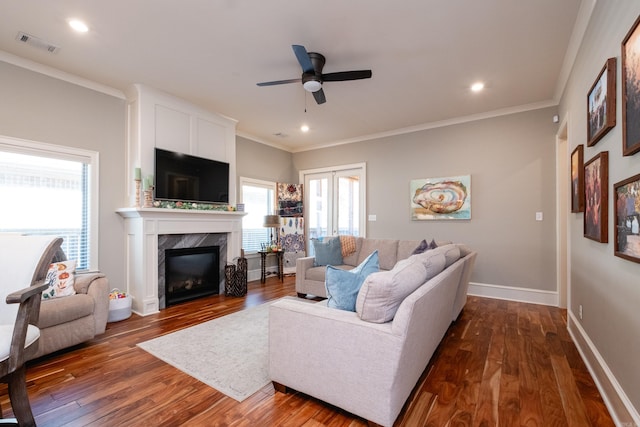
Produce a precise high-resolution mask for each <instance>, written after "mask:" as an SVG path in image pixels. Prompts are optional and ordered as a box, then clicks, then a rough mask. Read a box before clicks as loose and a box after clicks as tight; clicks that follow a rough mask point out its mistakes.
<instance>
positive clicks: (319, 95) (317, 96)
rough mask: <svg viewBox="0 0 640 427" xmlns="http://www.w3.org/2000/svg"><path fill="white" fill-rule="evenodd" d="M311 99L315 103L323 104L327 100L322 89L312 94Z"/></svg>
mask: <svg viewBox="0 0 640 427" xmlns="http://www.w3.org/2000/svg"><path fill="white" fill-rule="evenodd" d="M313 97H314V98H315V99H316V103H318V104H324V103H325V102H327V99H326V98H325V97H324V91H323V90H322V88H320V90H318V91H315V92H313Z"/></svg>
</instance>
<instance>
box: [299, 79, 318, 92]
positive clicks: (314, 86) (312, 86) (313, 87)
mask: <svg viewBox="0 0 640 427" xmlns="http://www.w3.org/2000/svg"><path fill="white" fill-rule="evenodd" d="M302 86H303V87H304V90H306V91H307V92H317V91H319V90H320V89H322V83H320V82H319V81H317V80H307V81H306V82H304V83H303V84H302Z"/></svg>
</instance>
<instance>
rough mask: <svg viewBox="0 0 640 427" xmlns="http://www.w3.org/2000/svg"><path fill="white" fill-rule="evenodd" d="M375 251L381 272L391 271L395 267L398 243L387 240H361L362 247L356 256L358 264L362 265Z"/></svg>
mask: <svg viewBox="0 0 640 427" xmlns="http://www.w3.org/2000/svg"><path fill="white" fill-rule="evenodd" d="M375 250H377V251H378V255H379V257H380V268H381V269H382V270H391V269H392V268H393V266H394V265H396V261H397V259H396V256H397V254H398V241H397V240H389V239H363V240H362V247H361V248H360V253H359V254H358V264H360V263H362V261H364V259H365V258H366V257H368V256H369V254H371V253H372V252H373V251H375Z"/></svg>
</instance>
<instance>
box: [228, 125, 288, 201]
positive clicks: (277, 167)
mask: <svg viewBox="0 0 640 427" xmlns="http://www.w3.org/2000/svg"><path fill="white" fill-rule="evenodd" d="M236 173H237V175H238V176H237V179H238V182H237V185H238V195H237V196H238V200H240V192H239V191H240V190H239V189H240V181H239V180H240V177H241V176H243V177H245V178H254V179H262V180H265V181H273V182H286V183H297V182H298V175H297V173H295V171H294V170H293V163H292V159H291V153H289V152H288V151H284V150H280V149H278V148H274V147H270V146H267V145H264V144H260V143H258V142H255V141H251V140H249V139H246V138H243V137H241V136H236Z"/></svg>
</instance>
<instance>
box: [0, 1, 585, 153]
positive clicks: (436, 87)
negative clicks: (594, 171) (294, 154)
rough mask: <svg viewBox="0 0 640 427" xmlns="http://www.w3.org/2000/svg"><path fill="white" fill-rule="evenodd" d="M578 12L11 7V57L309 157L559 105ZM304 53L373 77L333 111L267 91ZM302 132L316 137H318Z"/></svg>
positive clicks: (459, 7)
mask: <svg viewBox="0 0 640 427" xmlns="http://www.w3.org/2000/svg"><path fill="white" fill-rule="evenodd" d="M590 1H593V0H590ZM584 2H589V0H584ZM580 4H581V0H482V1H480V0H403V1H391V0H348V1H345V0H324V1H321V2H309V1H304V2H303V1H294V0H270V1H265V0H182V1H180V0H109V1H105V0H55V1H53V0H19V1H3V2H2V3H0V50H3V51H5V52H8V53H9V54H11V55H8V56H12V55H15V56H18V57H20V58H24V59H28V60H32V61H35V62H37V63H39V64H44V65H47V66H51V67H54V68H56V69H59V70H62V71H65V72H68V73H71V74H73V75H76V76H80V77H82V78H85V79H89V80H91V81H94V82H98V83H100V84H103V85H106V86H109V87H112V88H115V89H118V90H121V91H124V90H126V88H127V87H128V86H129V85H130V84H132V83H143V84H146V85H149V86H152V87H155V88H157V89H160V90H163V91H165V92H169V93H171V94H174V95H177V96H179V97H181V98H183V99H186V100H189V101H192V102H193V103H196V104H198V105H200V106H202V107H205V108H207V109H209V110H212V111H215V112H218V113H220V114H223V115H225V116H228V117H231V118H234V119H236V120H238V126H237V129H238V133H239V134H240V135H242V136H245V137H248V138H252V139H255V140H257V141H261V142H264V143H268V144H271V145H274V146H278V147H281V148H285V149H288V150H290V151H300V150H305V149H309V148H310V147H319V146H325V145H331V144H336V143H342V142H349V141H353V140H358V139H362V138H366V137H368V136H371V135H380V134H392V133H394V132H403V131H406V130H408V129H418V128H424V127H429V126H433V125H434V123H446V122H448V121H451V120H460V118H464V117H468V116H477V115H484V114H487V113H490V112H495V111H500V110H511V109H523V108H524V109H526V108H529V107H533V106H543V105H554V104H556V103H557V100H558V97H559V90H560V89H561V87H562V85H563V84H564V82H563V81H562V77H561V76H563V75H564V74H566V72H567V68H568V67H570V65H571V63H570V62H571V60H572V58H571V54H569V55H568V56H567V55H566V52H567V51H568V50H569V51H571V47H570V46H571V44H570V40H571V36H572V32H573V30H574V25H575V24H576V22H578V23H579V20H577V18H578V16H579V9H580ZM74 17H75V18H81V19H83V20H85V21H86V22H87V24H88V25H89V27H90V31H89V32H88V33H86V34H77V33H74V32H72V31H71V30H70V28H69V27H68V25H67V20H68V19H69V18H74ZM577 27H578V26H576V28H577ZM19 31H23V32H25V33H28V34H30V35H33V36H36V37H39V38H42V39H44V40H46V41H47V42H49V43H53V44H55V45H57V46H59V47H60V50H59V51H58V52H57V53H55V54H50V53H47V52H44V51H41V50H38V49H36V48H34V47H33V46H30V45H26V44H24V43H20V42H18V41H16V35H17V33H18V32H19ZM574 37H575V36H574ZM292 44H302V45H304V46H305V47H306V48H307V50H308V51H316V52H320V53H322V54H324V55H325V56H326V58H327V63H326V65H325V67H324V72H325V73H329V72H335V71H347V70H358V69H371V70H372V71H373V77H372V78H371V79H368V80H358V81H349V82H325V84H324V92H325V95H326V98H327V102H326V103H325V104H323V105H317V104H316V103H315V101H314V99H313V96H312V95H311V94H309V93H307V92H305V91H304V89H303V88H302V86H301V85H300V84H288V85H281V86H271V87H258V86H256V83H257V82H262V81H269V80H281V79H290V78H298V77H300V75H301V69H300V65H299V64H298V62H297V61H296V58H295V56H294V54H293V51H292V49H291V45H292ZM6 56H7V55H5V57H6ZM565 56H567V58H568V60H566V59H565ZM563 66H564V68H563ZM478 80H480V81H483V82H485V84H486V86H487V88H486V90H485V91H484V92H482V93H480V94H475V93H471V91H470V90H469V85H470V84H471V83H473V82H475V81H478ZM305 110H306V111H305ZM303 123H306V124H308V125H309V126H310V128H311V130H310V131H309V132H308V133H306V134H303V133H302V132H301V131H300V125H301V124H303Z"/></svg>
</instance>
